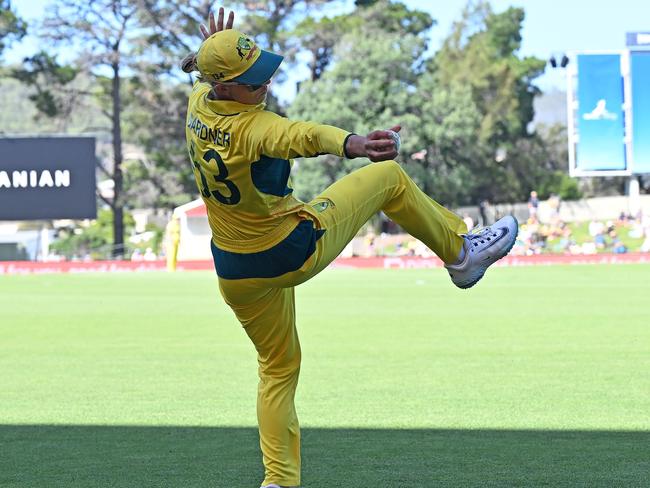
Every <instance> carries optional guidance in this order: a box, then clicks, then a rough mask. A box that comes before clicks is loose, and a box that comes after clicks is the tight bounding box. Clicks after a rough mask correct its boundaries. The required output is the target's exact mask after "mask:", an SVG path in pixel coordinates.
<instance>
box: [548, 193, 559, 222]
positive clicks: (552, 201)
mask: <svg viewBox="0 0 650 488" xmlns="http://www.w3.org/2000/svg"><path fill="white" fill-rule="evenodd" d="M548 207H549V208H550V210H551V212H550V216H549V217H550V219H551V222H557V221H558V220H559V218H560V196H559V195H556V194H555V193H551V196H549V197H548Z"/></svg>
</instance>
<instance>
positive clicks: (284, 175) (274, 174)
mask: <svg viewBox="0 0 650 488" xmlns="http://www.w3.org/2000/svg"><path fill="white" fill-rule="evenodd" d="M210 89H211V87H210V85H209V84H207V83H202V82H196V83H195V84H194V88H193V90H192V94H191V95H190V99H189V105H188V110H187V123H186V126H185V133H186V137H187V146H188V151H189V154H190V159H191V164H192V166H193V170H194V176H195V178H196V183H197V185H198V188H199V191H200V192H201V196H202V197H203V200H204V201H205V205H206V207H207V211H208V219H209V222H210V228H211V229H212V240H213V244H214V245H216V247H218V248H219V249H220V250H222V251H226V252H229V253H255V252H259V251H264V250H266V249H269V248H271V247H273V246H275V245H276V244H278V243H279V242H280V241H282V240H283V239H285V238H286V237H287V236H288V235H289V234H290V233H291V232H292V231H293V230H294V229H295V228H296V226H297V225H298V224H299V222H300V220H301V219H300V217H299V214H300V213H301V212H306V213H308V214H312V211H311V209H310V208H308V207H307V206H306V205H305V204H304V203H303V202H301V201H300V200H298V199H296V198H295V197H294V196H293V194H292V192H293V190H292V188H291V184H290V177H289V174H290V171H291V165H292V163H293V162H292V160H291V158H295V157H311V156H317V155H319V154H335V155H338V156H344V149H343V148H344V144H345V140H346V138H347V137H348V136H349V135H350V134H349V133H348V132H347V131H344V130H342V129H338V128H336V127H332V126H328V125H320V124H316V123H313V122H294V121H291V120H288V119H286V118H284V117H281V116H279V115H277V114H275V113H273V112H269V111H266V110H264V107H265V104H260V105H245V104H242V103H238V102H235V101H230V100H210V99H208V93H209V92H210Z"/></svg>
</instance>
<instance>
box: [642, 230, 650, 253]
mask: <svg viewBox="0 0 650 488" xmlns="http://www.w3.org/2000/svg"><path fill="white" fill-rule="evenodd" d="M640 251H641V252H650V226H648V227H646V228H645V240H644V241H643V244H641V249H640Z"/></svg>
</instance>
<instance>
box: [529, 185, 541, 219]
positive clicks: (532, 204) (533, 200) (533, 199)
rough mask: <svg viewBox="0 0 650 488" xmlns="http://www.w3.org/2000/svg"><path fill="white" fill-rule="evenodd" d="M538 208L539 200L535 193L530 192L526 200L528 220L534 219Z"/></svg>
mask: <svg viewBox="0 0 650 488" xmlns="http://www.w3.org/2000/svg"><path fill="white" fill-rule="evenodd" d="M538 208H539V198H537V192H536V191H535V190H533V191H531V192H530V198H529V199H528V218H529V219H536V218H537V210H538Z"/></svg>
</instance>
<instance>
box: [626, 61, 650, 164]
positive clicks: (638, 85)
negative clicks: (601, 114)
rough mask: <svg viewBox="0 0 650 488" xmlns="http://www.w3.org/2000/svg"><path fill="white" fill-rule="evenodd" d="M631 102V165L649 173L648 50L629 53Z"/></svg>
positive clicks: (649, 65)
mask: <svg viewBox="0 0 650 488" xmlns="http://www.w3.org/2000/svg"><path fill="white" fill-rule="evenodd" d="M630 78H631V87H632V93H631V102H632V161H633V162H634V165H633V167H632V169H633V172H634V173H650V52H647V51H645V52H644V51H637V52H634V51H633V52H631V53H630Z"/></svg>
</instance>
